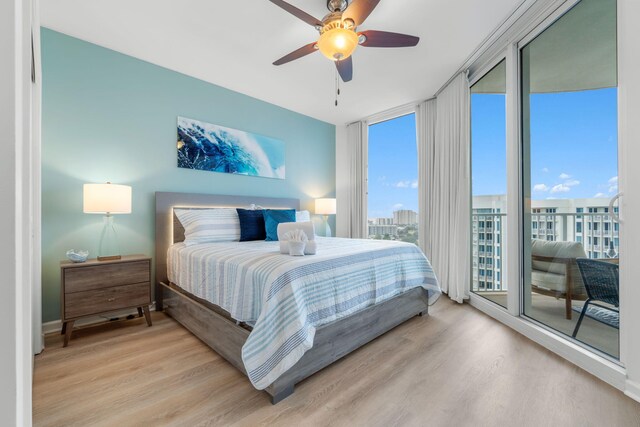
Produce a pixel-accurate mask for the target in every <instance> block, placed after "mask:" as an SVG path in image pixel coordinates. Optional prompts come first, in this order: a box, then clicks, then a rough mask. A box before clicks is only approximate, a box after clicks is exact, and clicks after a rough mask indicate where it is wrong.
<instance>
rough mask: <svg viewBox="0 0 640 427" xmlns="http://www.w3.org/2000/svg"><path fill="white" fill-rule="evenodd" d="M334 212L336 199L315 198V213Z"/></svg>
mask: <svg viewBox="0 0 640 427" xmlns="http://www.w3.org/2000/svg"><path fill="white" fill-rule="evenodd" d="M335 213H336V199H316V214H318V215H334V214H335Z"/></svg>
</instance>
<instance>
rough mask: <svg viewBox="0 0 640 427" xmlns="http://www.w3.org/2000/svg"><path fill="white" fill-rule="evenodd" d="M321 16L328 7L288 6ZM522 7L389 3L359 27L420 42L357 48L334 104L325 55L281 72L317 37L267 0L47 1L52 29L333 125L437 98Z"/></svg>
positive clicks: (472, 0)
mask: <svg viewBox="0 0 640 427" xmlns="http://www.w3.org/2000/svg"><path fill="white" fill-rule="evenodd" d="M291 3H292V4H294V5H295V6H297V7H299V8H301V9H303V10H305V11H306V12H308V13H310V14H312V15H314V16H315V17H317V18H319V19H321V18H322V17H323V16H324V15H325V14H326V13H327V12H328V11H327V9H326V6H325V4H326V2H325V0H291ZM519 3H521V0H482V1H479V0H455V1H454V0H383V1H381V2H380V4H379V5H378V7H377V8H376V9H375V10H374V12H373V13H372V14H371V15H370V16H369V18H368V19H367V21H366V22H365V23H364V25H362V26H361V27H360V28H359V29H361V30H366V29H376V30H383V31H392V32H400V33H406V34H411V35H417V36H419V37H420V38H421V40H420V43H419V44H418V46H417V47H413V48H401V49H375V48H364V47H359V48H358V49H357V50H356V52H355V53H354V55H353V61H354V78H353V80H352V81H351V82H349V83H346V84H342V88H341V89H342V90H341V92H342V94H341V96H340V98H339V106H338V107H335V106H334V102H333V101H334V91H335V89H334V88H335V71H334V70H335V66H334V65H333V63H331V62H330V61H329V60H327V59H326V58H324V57H323V56H322V55H321V54H320V53H319V52H316V53H314V54H311V55H309V56H307V57H304V58H302V59H299V60H297V61H294V62H291V63H289V64H285V65H282V66H280V67H276V66H273V65H271V64H272V62H273V61H275V60H276V59H278V58H280V57H281V56H283V55H285V54H287V53H289V52H291V51H293V50H294V49H297V48H298V47H301V46H302V45H304V44H307V43H310V42H312V41H314V40H315V39H317V35H318V33H317V31H316V30H315V29H314V28H313V27H311V26H310V25H308V24H306V23H304V22H302V21H300V20H298V19H297V18H295V17H294V16H292V15H290V14H288V13H287V12H285V11H283V10H282V9H280V8H278V7H277V6H275V5H274V4H272V3H271V2H269V1H268V0H228V1H221V0H181V1H176V0H136V1H131V0H41V3H40V9H41V23H42V25H43V26H45V27H48V28H51V29H53V30H56V31H59V32H62V33H65V34H68V35H71V36H74V37H78V38H81V39H83V40H87V41H89V42H92V43H95V44H98V45H100V46H104V47H107V48H110V49H113V50H116V51H118V52H122V53H125V54H127V55H131V56H134V57H137V58H140V59H143V60H145V61H148V62H151V63H153V64H157V65H160V66H163V67H166V68H169V69H171V70H175V71H178V72H181V73H184V74H188V75H190V76H193V77H196V78H199V79H202V80H205V81H208V82H211V83H214V84H217V85H220V86H223V87H226V88H228V89H232V90H234V91H237V92H241V93H244V94H247V95H250V96H253V97H255V98H258V99H261V100H264V101H267V102H270V103H273V104H276V105H279V106H281V107H284V108H288V109H290V110H294V111H297V112H299V113H302V114H306V115H308V116H311V117H315V118H317V119H320V120H324V121H327V122H330V123H334V124H344V123H348V122H351V121H354V120H358V119H361V118H364V117H367V116H369V115H372V114H375V113H378V112H381V111H384V110H387V109H390V108H393V107H396V106H399V105H402V104H406V103H408V102H411V101H415V100H420V99H424V98H428V97H430V96H432V95H433V94H434V93H435V92H436V91H437V90H438V89H439V88H440V86H441V85H442V84H443V83H444V82H445V81H446V80H447V79H448V78H449V77H451V76H452V74H453V73H454V72H455V71H456V70H457V69H458V68H459V67H460V66H461V65H462V64H463V62H464V61H465V59H466V58H467V57H468V56H469V54H471V53H472V51H473V50H474V49H475V48H476V47H477V46H478V45H479V44H480V43H481V42H482V40H483V39H484V38H485V37H487V36H488V35H489V34H490V33H491V32H492V30H494V29H495V28H496V27H497V26H498V25H499V24H500V23H501V22H502V21H503V20H504V19H505V18H506V17H507V16H508V15H509V14H510V13H511V12H512V11H513V10H514V9H515V8H516V7H517V5H518V4H519Z"/></svg>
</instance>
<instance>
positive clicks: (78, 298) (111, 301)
mask: <svg viewBox="0 0 640 427" xmlns="http://www.w3.org/2000/svg"><path fill="white" fill-rule="evenodd" d="M64 298H65V305H64V307H65V313H64V317H65V319H73V318H76V317H81V316H88V315H92V314H97V313H103V312H106V311H113V310H119V309H121V308H127V307H137V306H143V305H146V304H149V303H150V302H151V295H150V283H149V282H147V283H136V284H134V285H122V286H114V287H110V288H104V289H98V290H92V291H84V292H74V293H72V294H66V295H65V297H64Z"/></svg>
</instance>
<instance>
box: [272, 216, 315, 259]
mask: <svg viewBox="0 0 640 427" xmlns="http://www.w3.org/2000/svg"><path fill="white" fill-rule="evenodd" d="M293 230H302V231H304V234H306V235H307V239H309V240H308V241H307V244H306V246H305V250H304V254H305V255H315V254H316V251H317V245H316V242H315V237H316V230H315V227H314V225H313V222H311V221H305V222H281V223H280V224H278V240H279V241H280V253H281V254H289V242H288V241H287V239H286V238H285V237H284V235H285V234H287V233H288V232H290V231H293Z"/></svg>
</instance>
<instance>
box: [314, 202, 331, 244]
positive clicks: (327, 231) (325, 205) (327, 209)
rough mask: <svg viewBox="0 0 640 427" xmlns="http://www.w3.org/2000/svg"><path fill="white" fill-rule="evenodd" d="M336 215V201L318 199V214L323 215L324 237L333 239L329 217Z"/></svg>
mask: <svg viewBox="0 0 640 427" xmlns="http://www.w3.org/2000/svg"><path fill="white" fill-rule="evenodd" d="M335 213H336V199H316V214H317V215H322V218H323V220H324V222H323V227H324V235H325V236H328V237H331V227H329V221H328V220H329V215H335Z"/></svg>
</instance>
